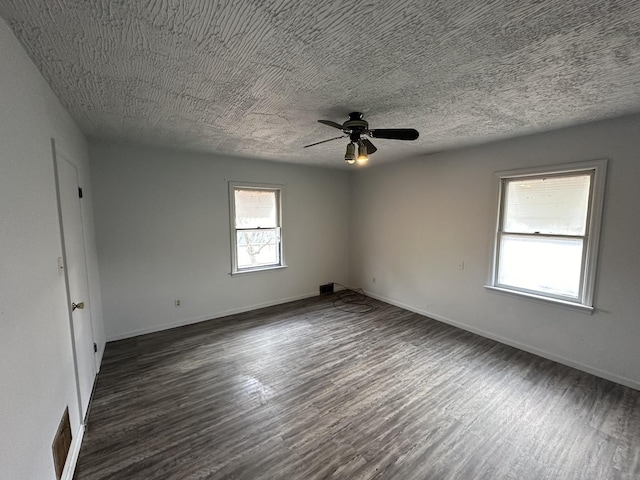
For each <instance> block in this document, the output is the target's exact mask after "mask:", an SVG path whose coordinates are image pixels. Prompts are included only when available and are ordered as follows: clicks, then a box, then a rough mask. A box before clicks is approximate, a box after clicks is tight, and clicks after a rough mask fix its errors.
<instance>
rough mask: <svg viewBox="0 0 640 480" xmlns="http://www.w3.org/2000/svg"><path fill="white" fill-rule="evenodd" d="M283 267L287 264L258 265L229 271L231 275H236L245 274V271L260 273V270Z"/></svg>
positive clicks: (280, 268)
mask: <svg viewBox="0 0 640 480" xmlns="http://www.w3.org/2000/svg"><path fill="white" fill-rule="evenodd" d="M283 268H287V266H286V265H271V266H268V267H256V268H247V269H244V270H235V271H233V272H231V273H229V275H231V276H234V275H244V274H245V273H260V272H265V271H269V270H282V269H283Z"/></svg>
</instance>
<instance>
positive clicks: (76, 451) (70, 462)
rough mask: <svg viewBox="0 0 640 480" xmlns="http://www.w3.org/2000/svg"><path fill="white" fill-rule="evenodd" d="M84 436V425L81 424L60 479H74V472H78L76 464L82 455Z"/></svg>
mask: <svg viewBox="0 0 640 480" xmlns="http://www.w3.org/2000/svg"><path fill="white" fill-rule="evenodd" d="M83 438H84V425H80V427H79V428H78V431H77V432H76V435H75V437H74V440H75V442H72V443H71V446H72V447H73V449H72V450H70V451H69V454H68V455H67V461H66V462H65V465H64V469H63V470H62V476H61V477H60V480H73V474H74V473H75V472H76V465H77V464H78V457H79V456H80V448H82V439H83Z"/></svg>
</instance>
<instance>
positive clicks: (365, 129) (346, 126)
mask: <svg viewBox="0 0 640 480" xmlns="http://www.w3.org/2000/svg"><path fill="white" fill-rule="evenodd" d="M362 117H363V114H362V113H361V112H351V113H350V114H349V120H347V121H346V122H344V123H343V124H342V125H340V124H339V123H337V122H333V121H331V120H318V122H320V123H322V124H324V125H328V126H330V127H333V128H337V129H338V130H342V133H344V135H340V136H338V137H333V138H329V139H328V140H322V141H321V142H316V143H312V144H310V145H305V146H304V147H303V148H307V147H313V146H314V145H320V144H321V143H325V142H331V141H333V140H338V139H339V138H345V137H349V144H348V145H347V152H346V153H345V155H344V161H345V162H347V163H348V164H349V165H353V164H354V163H356V161H357V162H358V164H359V165H363V164H365V163H367V160H369V155H370V154H372V153H374V152H376V151H377V150H378V149H377V148H376V147H375V145H374V144H373V143H371V140H369V139H368V138H367V137H371V138H387V139H390V140H415V139H416V138H418V135H420V134H419V133H418V131H417V130H415V129H413V128H377V129H375V130H369V123H368V122H367V121H366V120H363V118H362ZM356 145H357V146H358V156H357V157H356Z"/></svg>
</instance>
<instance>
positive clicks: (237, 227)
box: [229, 183, 285, 273]
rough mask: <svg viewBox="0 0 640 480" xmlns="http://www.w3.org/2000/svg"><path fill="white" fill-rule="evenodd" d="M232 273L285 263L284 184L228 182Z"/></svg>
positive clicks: (274, 266)
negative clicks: (283, 225) (283, 240)
mask: <svg viewBox="0 0 640 480" xmlns="http://www.w3.org/2000/svg"><path fill="white" fill-rule="evenodd" d="M229 196H230V199H229V203H230V206H231V249H232V252H231V258H232V270H231V273H241V272H249V271H255V270H266V269H272V268H279V267H284V266H285V264H284V258H283V250H282V215H281V202H282V187H281V186H268V185H247V184H236V183H230V184H229Z"/></svg>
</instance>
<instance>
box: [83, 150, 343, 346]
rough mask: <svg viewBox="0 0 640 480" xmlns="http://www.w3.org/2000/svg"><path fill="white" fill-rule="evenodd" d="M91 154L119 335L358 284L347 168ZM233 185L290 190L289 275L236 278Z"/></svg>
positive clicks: (108, 323)
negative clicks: (324, 287) (351, 275)
mask: <svg viewBox="0 0 640 480" xmlns="http://www.w3.org/2000/svg"><path fill="white" fill-rule="evenodd" d="M90 153H91V154H90V156H91V169H92V179H93V185H94V190H95V208H96V232H97V237H98V240H97V241H98V256H99V264H100V275H101V282H102V298H103V305H104V316H105V330H106V332H107V337H108V338H109V339H116V338H124V337H129V336H133V335H136V334H140V333H146V332H152V331H156V330H161V329H164V328H169V327H172V326H177V325H183V324H187V323H193V322H196V321H199V320H205V319H210V318H215V317H219V316H222V315H225V314H229V313H233V312H239V311H245V310H250V309H253V308H256V307H258V306H263V305H270V304H276V303H282V302H286V301H288V300H293V299H297V298H301V297H305V296H310V295H317V294H318V286H319V285H320V284H323V283H326V282H331V281H334V282H340V283H345V282H346V281H347V279H348V256H347V252H348V243H347V241H348V238H347V235H348V204H347V200H348V173H346V172H344V171H338V170H327V169H319V168H311V167H302V166H296V165H291V164H284V163H277V162H264V161H255V160H249V159H243V158H230V157H223V156H214V155H205V154H194V153H181V152H175V151H169V150H159V149H158V150H155V149H148V148H134V147H122V146H116V145H109V144H95V145H94V144H92V145H91V147H90ZM230 180H231V181H241V182H263V183H272V184H284V185H285V190H284V194H283V237H284V245H285V256H286V261H287V264H288V267H287V268H286V269H281V270H272V271H265V272H258V273H246V274H241V275H235V276H230V275H229V272H230V270H231V260H230V255H231V249H230V248H231V247H230V232H229V228H230V227H229V196H228V181H230ZM175 299H180V300H181V303H182V306H180V307H177V308H176V307H175V306H174V300H175Z"/></svg>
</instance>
